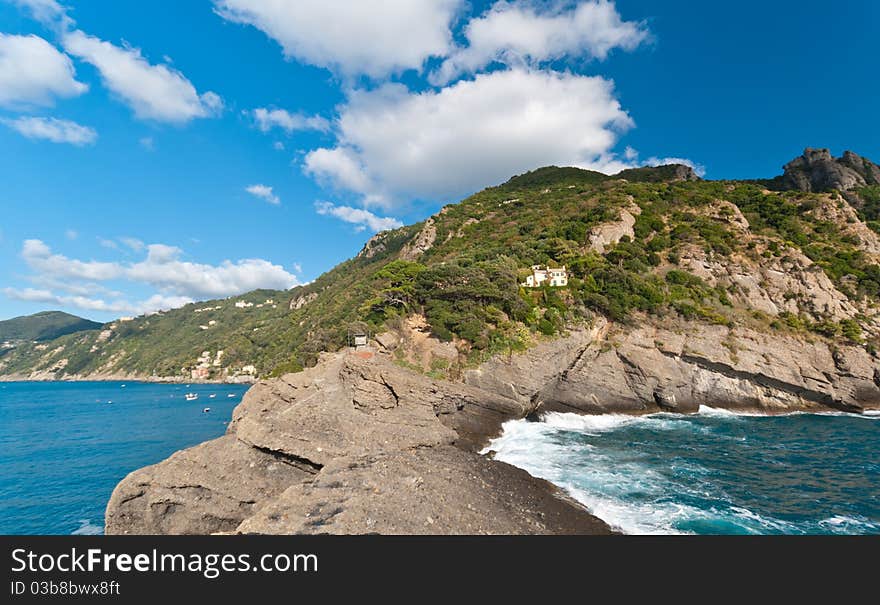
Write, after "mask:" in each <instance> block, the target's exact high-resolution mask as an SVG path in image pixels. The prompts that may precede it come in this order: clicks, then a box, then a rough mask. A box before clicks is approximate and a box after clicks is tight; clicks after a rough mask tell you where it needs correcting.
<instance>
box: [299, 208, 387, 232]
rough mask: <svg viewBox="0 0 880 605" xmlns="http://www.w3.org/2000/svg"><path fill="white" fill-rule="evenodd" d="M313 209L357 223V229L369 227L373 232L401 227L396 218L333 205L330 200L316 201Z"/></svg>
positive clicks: (347, 221) (361, 209)
mask: <svg viewBox="0 0 880 605" xmlns="http://www.w3.org/2000/svg"><path fill="white" fill-rule="evenodd" d="M315 211H316V212H317V213H318V214H322V215H325V216H334V217H336V218H338V219H340V220H342V221H345V222H346V223H352V224H354V225H357V227H356V230H357V231H363V230H365V229H369V230H370V231H373V232H379V231H385V230H387V229H396V228H398V227H403V223H401V222H400V221H399V220H397V219H396V218H391V217H380V216H376V215H375V214H373V213H372V212H370V211H368V210H364V209H363V208H352V207H351V206H334V205H333V204H331V203H330V202H317V203H316V204H315Z"/></svg>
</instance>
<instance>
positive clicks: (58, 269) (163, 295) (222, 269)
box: [6, 238, 299, 312]
mask: <svg viewBox="0 0 880 605" xmlns="http://www.w3.org/2000/svg"><path fill="white" fill-rule="evenodd" d="M126 240H131V241H127V242H126V244H127V245H129V247H131V248H132V249H133V250H136V249H139V245H138V244H140V242H139V241H138V240H133V239H131V238H126ZM141 245H142V244H141ZM21 255H22V258H23V259H24V261H25V262H26V263H27V265H28V266H29V267H30V268H31V269H32V270H33V271H34V272H35V275H34V276H33V277H32V278H31V279H32V281H34V282H38V283H42V284H52V285H53V288H56V289H62V290H64V291H65V292H67V293H69V294H70V295H67V294H65V295H58V294H56V293H53V292H52V291H51V290H46V289H33V288H29V289H23V290H17V289H8V290H7V292H6V294H7V296H13V297H18V298H21V297H23V296H29V297H31V298H29V299H28V300H34V301H37V300H38V297H39V296H43V297H44V298H47V297H48V296H52V297H54V298H52V299H48V298H47V300H43V301H42V302H54V301H56V300H58V301H60V300H62V299H63V301H64V304H65V305H68V306H76V307H78V308H89V309H92V310H101V311H108V312H110V311H115V310H118V311H120V312H129V311H133V310H139V309H141V311H140V312H143V310H142V309H147V307H151V308H150V309H149V310H156V309H158V308H163V307H162V306H161V305H160V304H159V303H160V302H161V304H162V305H166V304H169V305H170V303H172V302H173V303H175V304H173V305H170V306H180V304H185V303H186V302H190V301H192V300H198V299H205V298H222V297H227V296H234V295H238V294H243V293H245V292H250V291H252V290H257V289H260V288H269V289H278V290H284V289H288V288H292V287H293V286H295V285H298V284H299V282H298V280H297V278H296V276H295V275H294V274H292V273H289V272H287V271H286V270H285V269H284V267H282V266H280V265H276V264H273V263H270V262H269V261H266V260H263V259H244V260H239V261H236V262H233V261H229V260H225V261H223V262H221V263H220V264H218V265H209V264H203V263H194V262H190V261H185V260H183V259H181V256H182V255H183V251H182V250H181V249H180V248H178V247H177V246H169V245H166V244H150V245H148V246H146V257H145V258H143V259H142V260H139V261H137V262H127V263H121V262H102V261H94V260H88V261H84V260H79V259H74V258H70V257H67V256H64V255H62V254H57V253H54V252H53V251H52V250H51V248H50V247H49V246H48V245H47V244H46V243H45V242H43V241H41V240H38V239H30V240H26V241H25V242H24V245H23V246H22V252H21ZM107 282H117V283H124V282H127V283H132V284H136V285H141V286H144V285H146V286H149V287H152V288H155V289H156V290H158V292H157V293H156V294H155V295H154V296H151V297H150V298H149V299H147V301H141V302H138V303H131V302H128V301H125V300H123V299H121V298H118V299H114V301H112V302H106V301H105V300H104V299H99V298H95V297H94V296H91V297H89V296H87V295H83V294H84V293H86V292H93V293H99V292H105V293H106V292H110V291H109V290H107V289H106V288H104V287H103V286H101V285H100V284H102V283H107ZM47 293H48V294H47ZM115 294H118V293H115ZM88 301H92V302H91V303H89V302H88ZM180 301H183V302H180ZM58 304H61V302H59V303H58ZM89 304H94V305H95V306H93V307H90V306H86V305H89Z"/></svg>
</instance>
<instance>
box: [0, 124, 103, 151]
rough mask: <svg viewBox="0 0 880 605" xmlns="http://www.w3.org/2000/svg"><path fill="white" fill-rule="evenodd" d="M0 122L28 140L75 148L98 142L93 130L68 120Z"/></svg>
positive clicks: (96, 134)
mask: <svg viewBox="0 0 880 605" xmlns="http://www.w3.org/2000/svg"><path fill="white" fill-rule="evenodd" d="M0 122H2V123H3V124H6V125H7V126H9V127H10V128H12V129H13V130H15V131H17V132H18V133H19V134H21V135H23V136H26V137H27V138H29V139H44V140H47V141H52V142H53V143H70V144H71V145H76V146H77V147H82V146H85V145H91V144H92V143H94V142H95V141H96V140H98V133H97V132H96V131H95V129H93V128H89V127H88V126H82V125H80V124H77V123H76V122H71V121H70V120H59V119H57V118H37V117H21V118H15V119H11V120H10V119H5V118H0Z"/></svg>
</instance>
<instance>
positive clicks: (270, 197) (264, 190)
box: [244, 185, 281, 206]
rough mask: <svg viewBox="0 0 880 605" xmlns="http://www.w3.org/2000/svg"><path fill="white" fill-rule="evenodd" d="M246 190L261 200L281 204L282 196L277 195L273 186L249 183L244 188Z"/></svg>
mask: <svg viewBox="0 0 880 605" xmlns="http://www.w3.org/2000/svg"><path fill="white" fill-rule="evenodd" d="M244 190H245V191H247V192H248V193H250V194H251V195H252V196H254V197H258V198H260V199H261V200H265V201H267V202H269V203H270V204H274V205H276V206H279V205H280V204H281V198H280V197H278V196H277V195H275V194H274V193H273V192H272V188H271V187H269V186H268V185H248V186H247V187H245V188H244Z"/></svg>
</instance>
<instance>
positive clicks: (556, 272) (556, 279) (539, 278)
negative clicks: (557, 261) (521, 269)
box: [522, 265, 568, 288]
mask: <svg viewBox="0 0 880 605" xmlns="http://www.w3.org/2000/svg"><path fill="white" fill-rule="evenodd" d="M545 283H546V284H547V285H548V286H567V285H568V271H567V270H566V269H565V265H562V267H561V268H559V269H551V268H550V267H548V266H545V265H532V274H531V275H529V276H528V277H527V278H526V281H525V283H524V284H522V285H523V286H525V287H526V288H540V287H541V286H543V285H544V284H545Z"/></svg>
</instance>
